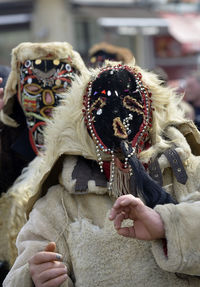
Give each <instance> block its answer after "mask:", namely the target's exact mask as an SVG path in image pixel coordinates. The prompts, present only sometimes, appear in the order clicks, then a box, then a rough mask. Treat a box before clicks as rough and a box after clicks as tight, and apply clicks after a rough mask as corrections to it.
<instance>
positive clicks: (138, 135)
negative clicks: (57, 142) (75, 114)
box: [84, 65, 152, 169]
mask: <svg viewBox="0 0 200 287" xmlns="http://www.w3.org/2000/svg"><path fill="white" fill-rule="evenodd" d="M150 97H151V94H150V93H149V91H148V89H147V87H145V86H144V85H143V83H142V76H141V74H140V73H137V72H136V71H135V70H132V69H131V68H130V67H128V66H126V65H117V66H114V67H110V66H108V67H106V68H104V69H102V70H101V72H100V73H99V75H98V76H97V77H96V78H95V80H94V81H91V82H90V83H89V84H88V87H87V92H86V95H85V97H84V106H85V110H84V117H85V122H86V125H87V127H88V130H89V133H90V135H91V137H92V138H93V140H94V142H95V145H96V150H97V156H98V161H99V164H100V167H101V165H102V160H101V157H100V151H103V152H105V153H108V154H111V155H112V156H117V157H119V158H120V155H121V154H122V152H121V148H120V143H121V141H122V140H124V141H126V142H127V143H128V144H131V145H132V147H133V148H134V152H136V153H139V152H141V150H142V149H144V147H145V144H146V142H147V140H149V138H148V133H149V129H150V127H151V121H152V108H151V99H150ZM101 169H102V168H101Z"/></svg>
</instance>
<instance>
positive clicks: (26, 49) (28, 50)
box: [0, 42, 86, 127]
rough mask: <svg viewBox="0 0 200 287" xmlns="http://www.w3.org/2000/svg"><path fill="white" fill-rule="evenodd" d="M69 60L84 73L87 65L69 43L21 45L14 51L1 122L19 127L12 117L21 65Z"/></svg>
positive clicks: (0, 115)
mask: <svg viewBox="0 0 200 287" xmlns="http://www.w3.org/2000/svg"><path fill="white" fill-rule="evenodd" d="M38 58H39V59H43V60H44V59H49V60H51V59H67V58H70V59H71V61H72V63H73V66H74V67H75V69H77V70H78V71H80V72H81V73H84V71H85V70H86V67H85V64H84V62H83V60H82V58H81V56H80V55H79V53H78V52H76V51H74V50H73V48H72V46H71V45H70V44H69V43H67V42H49V43H29V42H25V43H21V44H19V45H18V46H17V47H15V48H14V49H13V50H12V59H11V72H10V75H9V77H8V80H7V83H6V86H5V92H4V98H3V101H4V107H3V109H2V110H1V112H0V120H1V121H2V122H3V123H4V124H6V125H8V126H12V127H17V126H18V124H17V122H16V121H15V120H14V119H12V118H11V117H10V114H11V113H12V110H13V102H14V96H15V95H16V94H17V85H18V83H19V80H20V79H19V64H20V63H23V62H24V61H26V60H34V59H38Z"/></svg>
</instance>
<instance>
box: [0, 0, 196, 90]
mask: <svg viewBox="0 0 200 287" xmlns="http://www.w3.org/2000/svg"><path fill="white" fill-rule="evenodd" d="M26 41H31V42H49V41H67V42H69V43H71V44H72V46H73V47H74V49H75V50H77V51H78V52H79V53H80V54H81V56H82V57H83V59H84V60H85V61H87V56H88V50H89V49H90V47H91V46H92V45H93V44H95V43H98V42H101V41H106V42H108V43H110V44H113V45H118V46H123V47H126V48H129V49H130V50H131V51H132V52H133V54H134V56H135V58H136V61H137V64H138V65H140V66H141V67H143V68H145V69H148V70H153V69H157V67H159V68H161V69H162V71H163V72H165V73H166V76H167V79H168V80H169V82H170V84H171V85H174V84H175V85H177V83H178V85H180V86H181V85H182V82H181V81H182V80H183V79H185V78H186V77H187V76H188V75H190V74H191V73H192V72H193V71H195V70H199V68H200V1H199V0H196V1H195V0H193V1H192V0H190V1H189V0H188V1H187V0H182V1H170V0H168V1H167V0H156V1H155V0H154V1H151V0H141V1H137V0H99V1H98V0H24V1H19V0H18V1H17V0H6V1H3V0H0V64H1V65H10V55H11V50H12V48H14V47H15V46H17V45H18V44H19V43H21V42H26ZM177 81H178V82H177Z"/></svg>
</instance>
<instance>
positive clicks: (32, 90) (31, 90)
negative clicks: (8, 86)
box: [24, 84, 42, 94]
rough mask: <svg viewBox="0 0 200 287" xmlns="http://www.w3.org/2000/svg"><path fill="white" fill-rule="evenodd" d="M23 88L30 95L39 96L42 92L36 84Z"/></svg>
mask: <svg viewBox="0 0 200 287" xmlns="http://www.w3.org/2000/svg"><path fill="white" fill-rule="evenodd" d="M24 88H25V90H26V91H27V92H28V93H30V94H39V93H41V91H42V89H41V87H40V86H39V85H37V84H27V85H25V86H24Z"/></svg>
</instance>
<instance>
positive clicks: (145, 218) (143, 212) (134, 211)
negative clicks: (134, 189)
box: [109, 194, 165, 240]
mask: <svg viewBox="0 0 200 287" xmlns="http://www.w3.org/2000/svg"><path fill="white" fill-rule="evenodd" d="M109 219H110V220H113V221H114V226H115V229H116V230H117V232H118V234H120V235H123V236H126V237H132V238H136V239H141V240H154V239H160V238H165V230H164V224H163V221H162V219H161V217H160V215H159V214H158V213H157V212H156V211H155V210H153V209H152V208H149V207H148V206H146V205H144V203H143V202H142V201H141V200H140V199H139V198H137V197H134V196H133V195H131V194H127V195H122V196H120V197H119V198H118V199H117V200H116V202H115V203H114V205H113V207H112V209H111V212H110V216H109ZM125 219H132V220H133V221H134V222H133V225H132V226H130V227H121V224H122V222H123V220H125Z"/></svg>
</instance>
